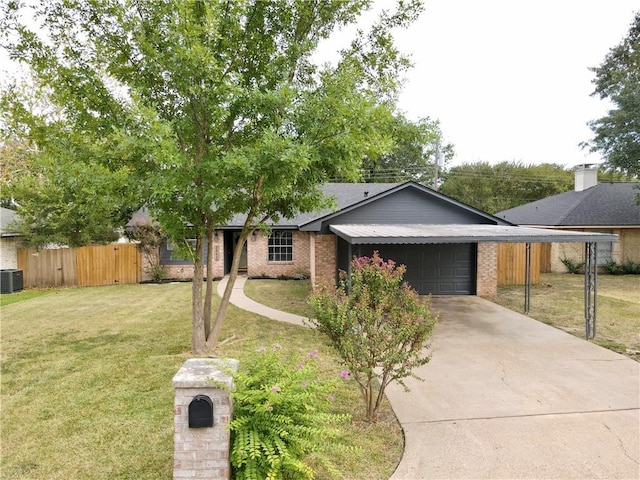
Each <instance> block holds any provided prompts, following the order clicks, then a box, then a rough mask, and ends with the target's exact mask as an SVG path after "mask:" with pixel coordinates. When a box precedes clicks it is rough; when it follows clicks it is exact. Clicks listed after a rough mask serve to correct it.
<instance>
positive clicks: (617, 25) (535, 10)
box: [0, 0, 640, 167]
mask: <svg viewBox="0 0 640 480" xmlns="http://www.w3.org/2000/svg"><path fill="white" fill-rule="evenodd" d="M387 2H388V0H377V6H378V7H380V6H384V5H386V4H387ZM425 3H426V8H425V11H424V12H423V14H422V16H421V18H420V19H419V21H418V22H417V23H415V24H414V25H413V26H412V27H411V28H410V29H409V30H405V31H399V32H397V33H396V40H397V42H398V45H399V46H400V47H401V49H402V50H403V51H405V52H407V53H409V54H410V55H411V58H412V60H413V62H414V64H415V66H414V68H413V70H412V71H411V72H409V74H408V78H407V83H406V85H405V88H404V91H403V94H402V96H401V98H400V108H401V109H402V110H403V111H404V112H406V114H407V116H408V117H409V118H411V119H414V120H415V119H418V118H421V117H426V116H428V117H431V118H435V119H439V120H440V122H441V128H442V130H443V133H444V135H445V140H446V141H447V142H449V143H453V144H454V146H455V151H456V158H455V160H454V162H453V164H454V165H456V164H460V163H468V162H476V161H480V160H482V161H487V162H490V163H497V162H500V161H504V160H508V161H511V160H517V161H522V162H523V163H526V164H530V163H545V162H552V163H559V164H561V165H565V166H568V167H572V166H574V165H577V164H580V163H584V162H601V161H602V159H601V157H600V155H598V154H589V153H588V152H587V151H586V150H583V149H581V148H580V147H579V146H578V144H579V143H580V142H582V141H586V140H589V139H590V138H591V130H590V129H589V127H588V126H587V125H586V124H587V122H588V121H589V120H592V119H596V118H598V117H600V116H602V115H603V114H605V113H606V110H607V109H608V107H609V104H608V103H607V102H605V101H602V100H600V99H598V98H596V97H591V96H590V94H591V93H592V91H593V85H592V83H591V81H592V79H593V73H592V72H591V71H589V67H595V66H597V65H599V64H600V63H601V62H602V60H603V58H604V56H605V55H606V53H607V52H608V51H609V49H610V48H611V47H613V46H615V45H617V44H618V43H619V42H620V41H621V40H622V39H623V38H624V37H625V36H626V34H627V32H628V30H629V26H630V24H631V21H632V20H633V14H634V12H635V11H636V10H640V3H639V2H638V0H535V1H531V0H425ZM347 37H348V32H341V33H339V34H338V35H336V36H335V37H334V40H333V41H334V42H335V44H336V45H338V46H339V45H340V44H341V43H342V44H343V45H344V42H345V39H346V38H347ZM4 53H5V52H4V51H2V52H0V64H4V65H3V67H4V68H2V67H0V70H4V69H6V68H7V63H6V62H7V59H6V56H5V55H4Z"/></svg>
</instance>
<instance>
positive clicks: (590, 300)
mask: <svg viewBox="0 0 640 480" xmlns="http://www.w3.org/2000/svg"><path fill="white" fill-rule="evenodd" d="M597 250H598V249H597V248H596V243H595V242H587V243H585V244H584V329H585V336H586V337H587V340H589V339H590V338H595V336H596V306H597V305H596V293H597V291H598V262H597V260H598V254H597Z"/></svg>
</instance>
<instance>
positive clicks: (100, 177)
mask: <svg viewBox="0 0 640 480" xmlns="http://www.w3.org/2000/svg"><path fill="white" fill-rule="evenodd" d="M127 177H128V172H127V171H126V170H124V169H121V170H118V171H111V170H109V169H108V168H106V167H104V166H103V165H101V164H98V163H95V162H87V163H82V162H77V163H67V162H65V161H64V160H63V161H56V160H55V159H48V158H44V157H40V158H39V159H37V160H35V159H34V160H33V161H32V162H31V163H30V169H29V170H28V171H27V172H24V173H23V175H22V176H21V178H20V180H19V181H13V182H12V183H11V184H9V185H8V186H7V187H6V188H5V189H3V195H9V196H10V197H11V198H13V199H14V200H15V202H16V203H17V204H18V210H17V213H18V215H19V217H20V220H19V221H18V223H17V224H16V225H15V227H16V228H17V230H18V231H19V232H20V233H21V234H22V235H23V236H24V239H25V242H26V243H27V244H29V245H31V246H36V247H39V246H44V245H47V244H50V243H57V244H61V245H68V246H70V247H81V246H83V245H90V244H96V243H109V242H113V241H115V240H117V239H118V237H119V231H120V229H121V227H122V226H123V225H124V224H125V223H126V221H127V220H128V217H129V216H130V215H131V213H132V212H133V211H134V210H133V202H132V201H131V198H130V196H129V192H128V189H127V187H126V182H127Z"/></svg>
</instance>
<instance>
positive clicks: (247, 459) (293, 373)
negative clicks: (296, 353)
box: [230, 345, 349, 480]
mask: <svg viewBox="0 0 640 480" xmlns="http://www.w3.org/2000/svg"><path fill="white" fill-rule="evenodd" d="M281 348H282V347H281V346H280V345H275V346H274V347H273V348H272V349H270V350H267V349H266V348H261V349H260V350H259V351H258V352H257V353H256V354H254V355H253V356H251V357H250V358H249V359H248V360H247V361H245V362H243V363H242V365H241V367H240V371H239V372H238V374H237V375H236V377H235V379H234V381H235V385H236V388H235V391H233V392H232V397H233V402H234V415H233V420H232V421H231V423H230V427H231V433H232V441H231V443H232V446H231V465H232V467H233V469H234V478H236V479H238V480H250V479H251V480H262V479H265V478H266V479H283V478H285V479H294V478H295V479H312V478H314V471H313V469H312V468H311V467H310V466H309V465H308V464H307V463H306V462H305V459H306V458H307V457H309V456H310V455H313V456H314V457H316V458H317V459H318V460H319V461H321V462H322V463H323V464H324V465H325V466H326V467H328V468H329V470H330V471H331V470H333V469H332V468H331V462H330V461H329V460H328V459H327V458H325V457H324V456H323V450H324V448H325V446H326V445H327V442H330V441H331V442H336V441H337V440H338V438H337V437H338V433H339V431H338V429H336V428H334V427H332V426H331V425H332V424H336V423H339V422H345V421H348V420H349V417H348V416H347V415H335V414H329V413H326V412H327V410H328V407H329V405H330V402H331V398H332V397H331V393H332V391H333V386H332V385H331V384H330V383H324V384H323V383H321V382H320V381H318V378H319V372H318V366H317V362H316V360H315V359H316V358H317V351H313V352H310V353H309V354H308V355H307V357H306V358H304V359H303V358H292V359H289V360H288V361H287V360H284V359H283V358H282V355H281V351H280V349H281ZM336 378H337V376H336Z"/></svg>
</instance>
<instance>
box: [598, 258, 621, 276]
mask: <svg viewBox="0 0 640 480" xmlns="http://www.w3.org/2000/svg"><path fill="white" fill-rule="evenodd" d="M602 268H604V271H605V272H607V273H608V274H609V275H622V273H623V272H624V270H623V268H622V265H620V264H618V263H617V262H616V261H615V260H609V261H608V262H607V263H605V264H604V265H603V266H602Z"/></svg>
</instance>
